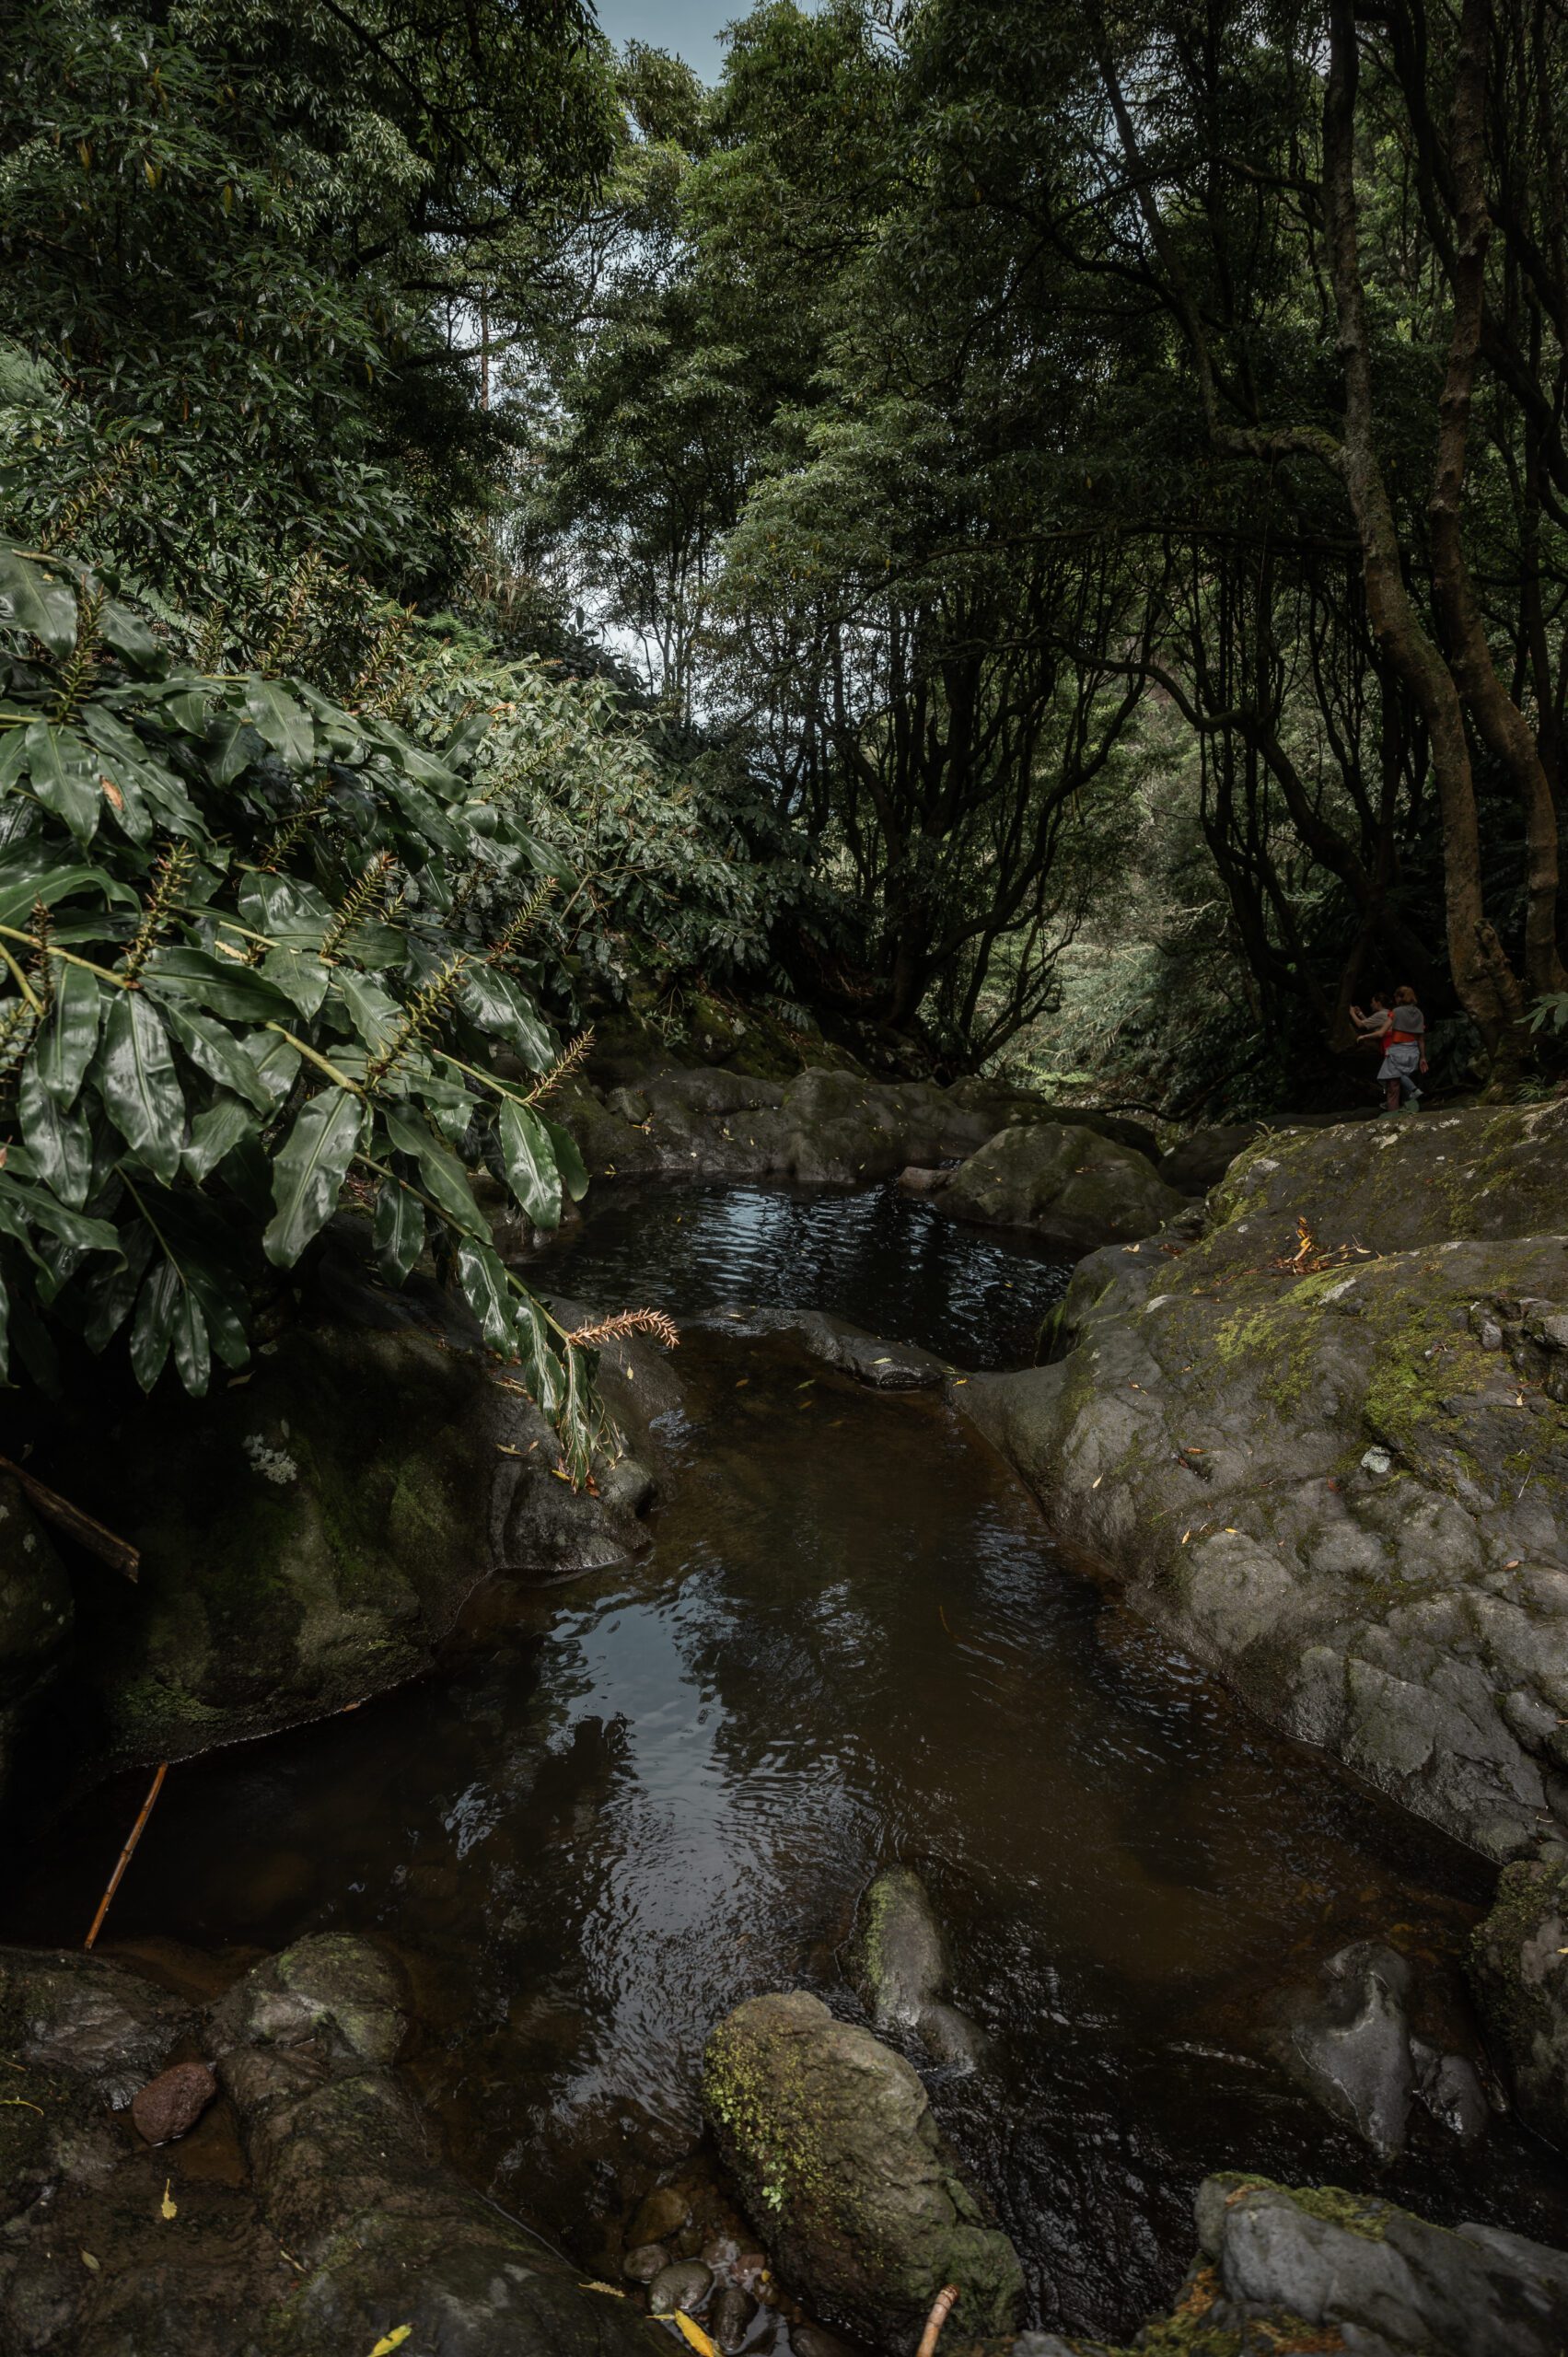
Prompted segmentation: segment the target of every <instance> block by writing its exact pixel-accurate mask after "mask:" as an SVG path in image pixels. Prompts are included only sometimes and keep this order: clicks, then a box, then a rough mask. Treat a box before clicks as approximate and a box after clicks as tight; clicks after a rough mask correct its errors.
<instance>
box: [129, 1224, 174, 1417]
mask: <svg viewBox="0 0 1568 2357" xmlns="http://www.w3.org/2000/svg"><path fill="white" fill-rule="evenodd" d="M183 1290H184V1288H183V1287H182V1286H181V1284H180V1272H179V1271H178V1270H177V1269H176V1268H175V1266H174V1263H173V1262H172V1261H171V1260H166V1259H164V1258H162V1257H160V1258H159V1259H158V1260H156V1261H155V1262H154V1263H153V1266H152V1269H151V1271H149V1273H148V1275H147V1279H146V1282H145V1283H144V1285H143V1287H142V1291H141V1296H140V1298H139V1299H138V1301H137V1303H136V1316H135V1321H134V1324H133V1326H132V1328H131V1372H132V1373H133V1375H134V1376H135V1378H136V1380H137V1382H138V1383H139V1384H140V1385H141V1387H142V1388H143V1390H144V1391H150V1390H151V1389H152V1387H153V1386H154V1384H155V1383H156V1382H157V1379H158V1376H160V1375H161V1374H162V1373H163V1370H164V1367H165V1365H166V1364H167V1363H168V1349H169V1344H170V1343H171V1342H172V1341H173V1340H174V1318H175V1312H176V1310H177V1309H178V1308H179V1306H180V1295H181V1293H182V1292H183Z"/></svg>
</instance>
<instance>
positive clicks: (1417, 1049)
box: [1377, 982, 1426, 1113]
mask: <svg viewBox="0 0 1568 2357" xmlns="http://www.w3.org/2000/svg"><path fill="white" fill-rule="evenodd" d="M1425 1070H1426V1017H1425V1016H1424V1015H1423V1013H1422V1011H1421V1009H1420V1007H1419V1006H1418V1005H1417V1004H1416V1002H1415V993H1414V991H1412V990H1411V986H1410V984H1409V983H1408V982H1401V983H1400V987H1399V989H1398V990H1397V991H1396V992H1395V993H1394V1004H1393V1005H1392V1006H1391V1007H1390V1008H1389V1010H1388V1029H1387V1030H1386V1031H1385V1032H1384V1034H1383V1061H1382V1062H1381V1063H1380V1064H1379V1065H1378V1067H1377V1077H1378V1079H1379V1080H1380V1081H1382V1082H1383V1083H1384V1086H1385V1087H1386V1088H1387V1090H1388V1101H1387V1103H1386V1104H1385V1106H1384V1108H1383V1110H1384V1111H1385V1112H1386V1113H1399V1112H1401V1111H1409V1112H1412V1113H1413V1112H1414V1110H1415V1109H1416V1107H1417V1106H1418V1105H1419V1104H1420V1102H1421V1091H1420V1089H1419V1088H1418V1087H1417V1086H1416V1074H1418V1073H1424V1072H1425Z"/></svg>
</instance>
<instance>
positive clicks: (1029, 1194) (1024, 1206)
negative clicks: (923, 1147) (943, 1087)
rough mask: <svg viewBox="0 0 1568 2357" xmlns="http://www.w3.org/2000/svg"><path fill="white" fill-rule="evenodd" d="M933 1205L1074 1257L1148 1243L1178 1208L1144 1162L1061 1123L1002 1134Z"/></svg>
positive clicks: (1130, 1152) (1174, 1198) (1126, 1149)
mask: <svg viewBox="0 0 1568 2357" xmlns="http://www.w3.org/2000/svg"><path fill="white" fill-rule="evenodd" d="M935 1203H936V1208H937V1210H938V1211H940V1212H942V1213H946V1214H947V1217H949V1218H951V1219H963V1220H974V1221H977V1222H979V1223H980V1224H981V1225H983V1226H987V1227H1020V1228H1027V1229H1028V1231H1029V1233H1030V1234H1031V1235H1034V1236H1040V1237H1045V1238H1047V1239H1048V1240H1049V1241H1051V1242H1052V1243H1056V1244H1061V1245H1063V1246H1064V1247H1066V1248H1068V1249H1070V1250H1074V1251H1079V1252H1087V1251H1092V1250H1093V1249H1094V1248H1095V1247H1096V1246H1098V1245H1103V1244H1112V1243H1126V1242H1130V1241H1132V1240H1133V1239H1135V1238H1137V1237H1144V1236H1152V1235H1153V1234H1154V1233H1155V1231H1156V1228H1158V1227H1161V1226H1163V1225H1164V1224H1165V1222H1166V1221H1167V1219H1172V1218H1174V1217H1175V1216H1176V1214H1177V1213H1179V1211H1181V1210H1182V1209H1183V1208H1184V1205H1183V1200H1182V1198H1181V1197H1180V1196H1179V1194H1178V1193H1177V1192H1176V1190H1175V1189H1174V1188H1172V1187H1167V1185H1166V1183H1165V1181H1164V1180H1163V1179H1160V1178H1159V1177H1158V1176H1157V1175H1156V1172H1155V1170H1154V1168H1153V1167H1152V1166H1151V1164H1150V1163H1149V1161H1148V1159H1147V1157H1146V1156H1145V1155H1142V1154H1139V1153H1137V1152H1135V1151H1134V1150H1133V1149H1132V1148H1131V1147H1128V1146H1124V1145H1119V1144H1117V1143H1116V1141H1115V1140H1114V1139H1113V1138H1104V1137H1099V1136H1097V1134H1096V1133H1095V1132H1093V1131H1092V1130H1087V1129H1084V1128H1081V1127H1080V1126H1078V1125H1077V1124H1076V1123H1073V1124H1067V1123H1062V1122H1033V1123H1028V1124H1025V1125H1022V1126H1020V1127H1018V1128H1016V1129H1012V1130H1004V1131H1003V1132H1001V1134H1000V1135H999V1136H997V1137H993V1138H992V1139H991V1140H990V1142H989V1143H988V1144H985V1145H983V1146H981V1149H980V1151H979V1152H978V1153H977V1154H973V1155H970V1158H969V1160H968V1161H967V1162H965V1163H963V1164H962V1165H960V1167H958V1169H957V1170H955V1171H954V1173H953V1175H952V1177H951V1179H949V1180H948V1182H947V1186H946V1187H944V1188H943V1190H942V1191H941V1193H940V1194H939V1195H937V1196H936V1197H935Z"/></svg>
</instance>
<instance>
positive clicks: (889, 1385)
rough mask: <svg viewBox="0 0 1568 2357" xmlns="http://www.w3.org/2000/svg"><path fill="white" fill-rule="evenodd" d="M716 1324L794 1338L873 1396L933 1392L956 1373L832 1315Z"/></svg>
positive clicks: (734, 1317) (753, 1315) (788, 1314)
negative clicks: (900, 1392) (868, 1389)
mask: <svg viewBox="0 0 1568 2357" xmlns="http://www.w3.org/2000/svg"><path fill="white" fill-rule="evenodd" d="M714 1323H722V1325H723V1328H724V1330H725V1331H726V1333H728V1334H793V1335H794V1336H795V1338H796V1341H798V1342H799V1343H800V1345H801V1347H802V1349H803V1350H805V1351H807V1353H809V1354H810V1356H811V1357H812V1358H814V1359H819V1360H820V1362H821V1364H823V1365H824V1366H831V1367H838V1368H839V1369H841V1370H842V1373H843V1374H845V1375H853V1376H854V1379H855V1381H856V1382H857V1383H864V1384H866V1385H868V1386H869V1387H870V1388H871V1389H872V1390H873V1391H930V1390H934V1389H935V1387H936V1386H937V1385H938V1384H939V1383H946V1382H947V1378H948V1376H950V1375H951V1374H952V1372H953V1370H952V1368H951V1366H950V1365H949V1364H948V1363H947V1360H946V1359H939V1358H938V1357H936V1355H935V1353H934V1352H932V1351H923V1350H921V1349H920V1348H919V1347H918V1345H917V1344H915V1343H913V1342H889V1341H884V1340H883V1339H882V1337H881V1336H880V1335H879V1334H868V1333H866V1332H865V1329H864V1328H863V1327H859V1326H852V1325H851V1323H850V1321H849V1319H848V1318H838V1317H835V1316H834V1315H833V1313H832V1312H831V1311H830V1310H826V1309H747V1310H740V1311H735V1310H730V1311H726V1313H725V1314H724V1316H723V1318H722V1320H714Z"/></svg>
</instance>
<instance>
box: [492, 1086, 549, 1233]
mask: <svg viewBox="0 0 1568 2357" xmlns="http://www.w3.org/2000/svg"><path fill="white" fill-rule="evenodd" d="M500 1131H501V1155H502V1159H503V1161H504V1162H505V1166H506V1184H507V1185H508V1187H510V1189H511V1190H512V1192H513V1194H514V1195H515V1196H516V1197H517V1202H518V1203H519V1204H520V1205H521V1207H522V1209H523V1210H524V1211H525V1212H526V1213H528V1217H529V1219H531V1220H532V1222H533V1224H534V1225H535V1226H536V1227H546V1228H554V1227H559V1226H560V1225H561V1179H560V1174H559V1172H558V1170H557V1168H556V1163H555V1150H554V1148H553V1147H552V1144H551V1143H550V1132H549V1131H548V1130H547V1129H546V1127H545V1125H544V1122H543V1121H542V1120H541V1119H540V1116H539V1114H537V1113H536V1112H535V1111H534V1110H533V1109H532V1107H531V1106H528V1105H514V1104H513V1103H512V1102H511V1100H510V1099H509V1098H508V1099H507V1100H506V1101H505V1102H504V1103H503V1105H502V1108H501V1120H500Z"/></svg>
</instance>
